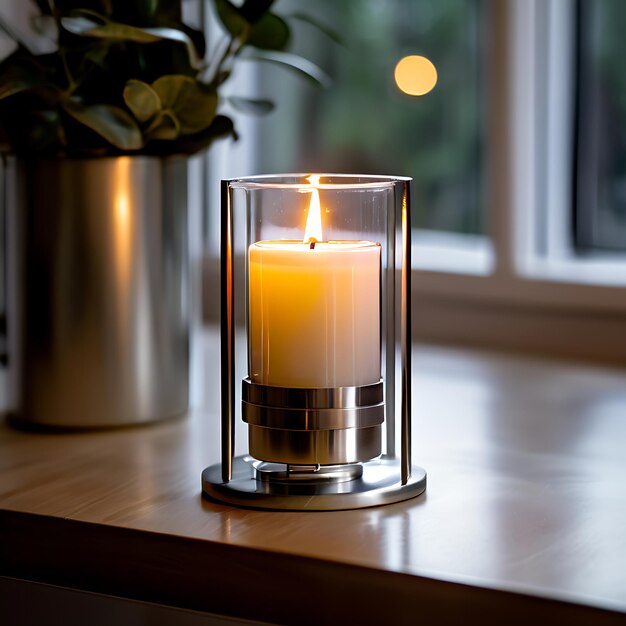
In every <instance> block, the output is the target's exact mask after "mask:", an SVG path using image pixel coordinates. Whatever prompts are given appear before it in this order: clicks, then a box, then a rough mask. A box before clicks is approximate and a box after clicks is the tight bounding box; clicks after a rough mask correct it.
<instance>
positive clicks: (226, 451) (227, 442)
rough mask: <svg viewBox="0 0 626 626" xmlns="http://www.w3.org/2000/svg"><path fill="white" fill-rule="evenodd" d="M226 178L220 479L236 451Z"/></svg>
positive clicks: (225, 183)
mask: <svg viewBox="0 0 626 626" xmlns="http://www.w3.org/2000/svg"><path fill="white" fill-rule="evenodd" d="M228 182H229V181H227V180H223V181H222V184H221V216H222V220H221V225H220V226H221V265H220V281H221V283H220V295H221V301H220V313H221V315H220V318H221V319H220V339H221V346H220V348H221V349H220V365H221V367H220V374H221V381H220V382H221V411H222V414H221V417H222V428H221V442H222V480H223V481H224V482H228V481H230V480H231V479H232V477H233V456H234V452H235V385H234V379H235V359H234V356H235V355H234V352H233V350H234V342H235V320H234V293H233V203H232V202H231V197H230V189H229V187H228Z"/></svg>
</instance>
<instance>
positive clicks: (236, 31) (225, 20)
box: [213, 0, 250, 37]
mask: <svg viewBox="0 0 626 626" xmlns="http://www.w3.org/2000/svg"><path fill="white" fill-rule="evenodd" d="M213 4H214V5H215V11H216V13H217V16H218V17H219V18H220V22H222V24H223V25H224V28H225V29H226V30H227V31H228V32H229V33H230V34H231V35H232V36H233V37H239V35H241V33H243V32H244V30H246V29H247V28H249V26H250V25H249V23H248V22H247V21H246V19H245V18H244V17H243V16H242V15H241V13H240V12H239V10H238V9H237V7H236V6H235V5H234V4H233V3H232V2H229V0H213Z"/></svg>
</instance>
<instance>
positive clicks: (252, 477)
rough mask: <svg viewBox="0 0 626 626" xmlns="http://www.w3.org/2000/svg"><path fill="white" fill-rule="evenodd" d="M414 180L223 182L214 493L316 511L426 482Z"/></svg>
mask: <svg viewBox="0 0 626 626" xmlns="http://www.w3.org/2000/svg"><path fill="white" fill-rule="evenodd" d="M410 180H411V179H409V178H400V177H385V176H351V175H342V174H321V175H305V174H285V175H276V176H259V177H249V178H238V179H232V180H226V181H222V223H221V237H222V257H221V270H220V276H221V316H222V321H221V391H222V398H221V419H222V434H221V443H222V460H221V463H218V464H216V465H212V466H210V467H208V468H206V469H205V470H204V472H203V473H202V489H203V492H204V494H205V495H207V496H209V497H211V498H213V499H216V500H218V501H221V502H226V503H229V504H234V505H238V506H247V507H253V508H263V509H277V510H312V511H315V510H318V511H319V510H340V509H354V508H362V507H369V506H377V505H381V504H389V503H392V502H398V501H401V500H406V499H409V498H412V497H414V496H417V495H419V494H420V493H422V492H423V491H424V490H425V489H426V472H425V471H424V470H423V469H422V468H420V467H417V466H414V465H412V464H411V304H410V303H411V299H410V294H411V282H410V281H411V220H410V202H409V190H410ZM320 209H321V210H320ZM316 212H317V213H316ZM307 215H308V218H307ZM316 215H317V217H316ZM316 219H317V226H316ZM305 223H306V227H305ZM311 233H313V234H311ZM318 233H319V234H318ZM246 354H247V359H246V358H245V356H244V355H246ZM246 361H247V369H246V365H245V362H246ZM237 416H239V417H240V418H241V419H242V420H243V421H244V422H246V423H247V425H248V454H245V455H242V456H235V436H234V434H235V419H236V417H237ZM396 421H398V422H399V425H400V428H399V433H398V429H397V428H396Z"/></svg>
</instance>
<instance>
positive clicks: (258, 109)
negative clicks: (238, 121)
mask: <svg viewBox="0 0 626 626" xmlns="http://www.w3.org/2000/svg"><path fill="white" fill-rule="evenodd" d="M228 102H230V104H232V105H233V107H234V108H235V109H237V110H238V111H241V112H242V113H252V114H256V115H263V114H265V113H269V112H270V111H273V110H274V103H273V102H272V101H271V100H254V99H251V98H242V97H240V96H230V97H229V98H228Z"/></svg>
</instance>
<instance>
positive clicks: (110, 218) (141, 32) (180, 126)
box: [0, 0, 320, 427]
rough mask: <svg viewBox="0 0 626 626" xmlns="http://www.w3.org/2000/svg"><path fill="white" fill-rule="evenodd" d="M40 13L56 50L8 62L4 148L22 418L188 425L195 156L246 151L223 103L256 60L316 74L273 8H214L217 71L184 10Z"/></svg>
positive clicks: (104, 7)
mask: <svg viewBox="0 0 626 626" xmlns="http://www.w3.org/2000/svg"><path fill="white" fill-rule="evenodd" d="M36 4H37V6H38V8H39V11H40V15H39V17H38V21H39V26H40V28H42V29H44V30H45V29H48V30H50V29H51V30H52V32H53V33H54V38H55V40H56V44H57V45H56V46H55V49H54V50H53V51H52V52H38V51H37V50H33V49H32V47H29V46H28V45H26V42H23V41H18V42H17V43H18V47H17V50H16V51H15V52H14V53H13V54H11V55H10V56H9V57H8V58H6V59H5V60H4V61H3V62H2V63H0V141H1V142H2V143H3V144H4V146H5V154H7V153H8V154H11V155H14V156H16V157H18V163H19V166H18V172H19V177H18V180H19V181H21V183H20V184H18V185H17V191H16V193H15V194H14V203H13V204H14V208H16V209H17V211H16V224H17V226H18V227H17V229H16V231H15V232H16V238H17V245H16V249H17V251H18V255H17V256H18V259H20V261H19V262H18V268H20V269H19V272H20V275H21V278H20V280H19V284H18V292H19V293H20V294H21V295H20V297H18V298H17V301H18V312H17V316H16V320H15V321H16V322H19V323H20V326H21V332H19V348H18V352H19V354H18V355H17V357H18V358H17V361H18V363H21V366H20V367H19V372H20V379H21V382H20V383H19V386H18V389H19V391H18V398H17V406H16V407H15V408H16V412H17V415H18V417H19V419H20V420H26V421H28V422H33V423H40V424H47V425H55V426H78V427H89V426H94V427H95V426H110V425H116V424H128V423H136V422H144V421H153V420H156V419H161V418H165V417H170V416H174V415H180V414H182V413H184V412H185V411H186V409H187V406H188V349H189V348H188V345H189V310H188V309H189V304H188V297H187V293H188V275H187V265H188V260H187V240H186V237H187V217H186V215H187V211H186V178H187V169H186V157H188V156H189V155H191V154H194V153H196V152H198V151H200V150H203V149H205V148H206V147H207V146H209V145H210V144H211V143H212V142H213V141H215V140H217V139H221V138H224V137H233V138H236V132H235V129H234V126H233V122H232V120H231V119H230V118H229V117H227V116H226V115H224V114H222V113H220V112H219V104H220V92H221V87H222V85H223V84H224V83H225V82H226V81H227V80H228V78H229V76H230V74H231V70H232V66H233V63H234V62H235V61H236V60H237V59H238V58H239V57H240V56H242V54H245V53H246V51H256V53H257V54H258V55H259V56H262V57H264V58H266V59H268V60H271V61H277V62H280V63H286V64H292V65H294V66H295V67H296V68H297V69H299V70H300V71H305V70H306V69H307V68H308V67H312V66H310V65H306V66H303V65H302V63H301V61H300V60H299V59H298V58H297V57H294V56H293V55H290V54H289V53H286V52H285V47H286V45H287V43H288V40H289V34H290V29H289V26H288V24H287V22H286V21H285V20H284V19H283V18H281V17H280V16H278V15H276V14H275V13H273V12H272V4H273V2H272V0H245V1H244V2H243V3H242V4H240V5H235V4H233V3H231V2H229V1H228V0H213V6H214V9H215V12H216V14H217V16H218V17H219V20H220V22H221V24H222V26H223V28H224V31H225V37H224V41H223V42H221V43H220V44H219V46H218V50H217V52H216V53H214V54H213V55H212V56H211V58H208V55H207V54H206V43H205V39H204V36H203V34H202V32H200V31H198V30H195V29H193V28H191V27H189V26H188V25H187V24H185V23H184V22H183V20H182V9H181V0H36ZM300 17H301V16H300ZM0 27H2V28H3V29H4V30H5V31H7V32H11V29H10V28H9V27H8V25H6V24H0ZM312 73H313V75H312V78H314V79H319V77H320V76H319V75H318V76H316V75H315V69H313V72H312ZM231 104H232V105H233V106H235V107H242V108H245V109H247V110H254V111H261V112H262V111H266V110H269V109H271V107H272V104H271V102H268V101H259V100H245V99H242V98H231ZM5 160H6V159H5ZM9 323H10V320H9Z"/></svg>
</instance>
